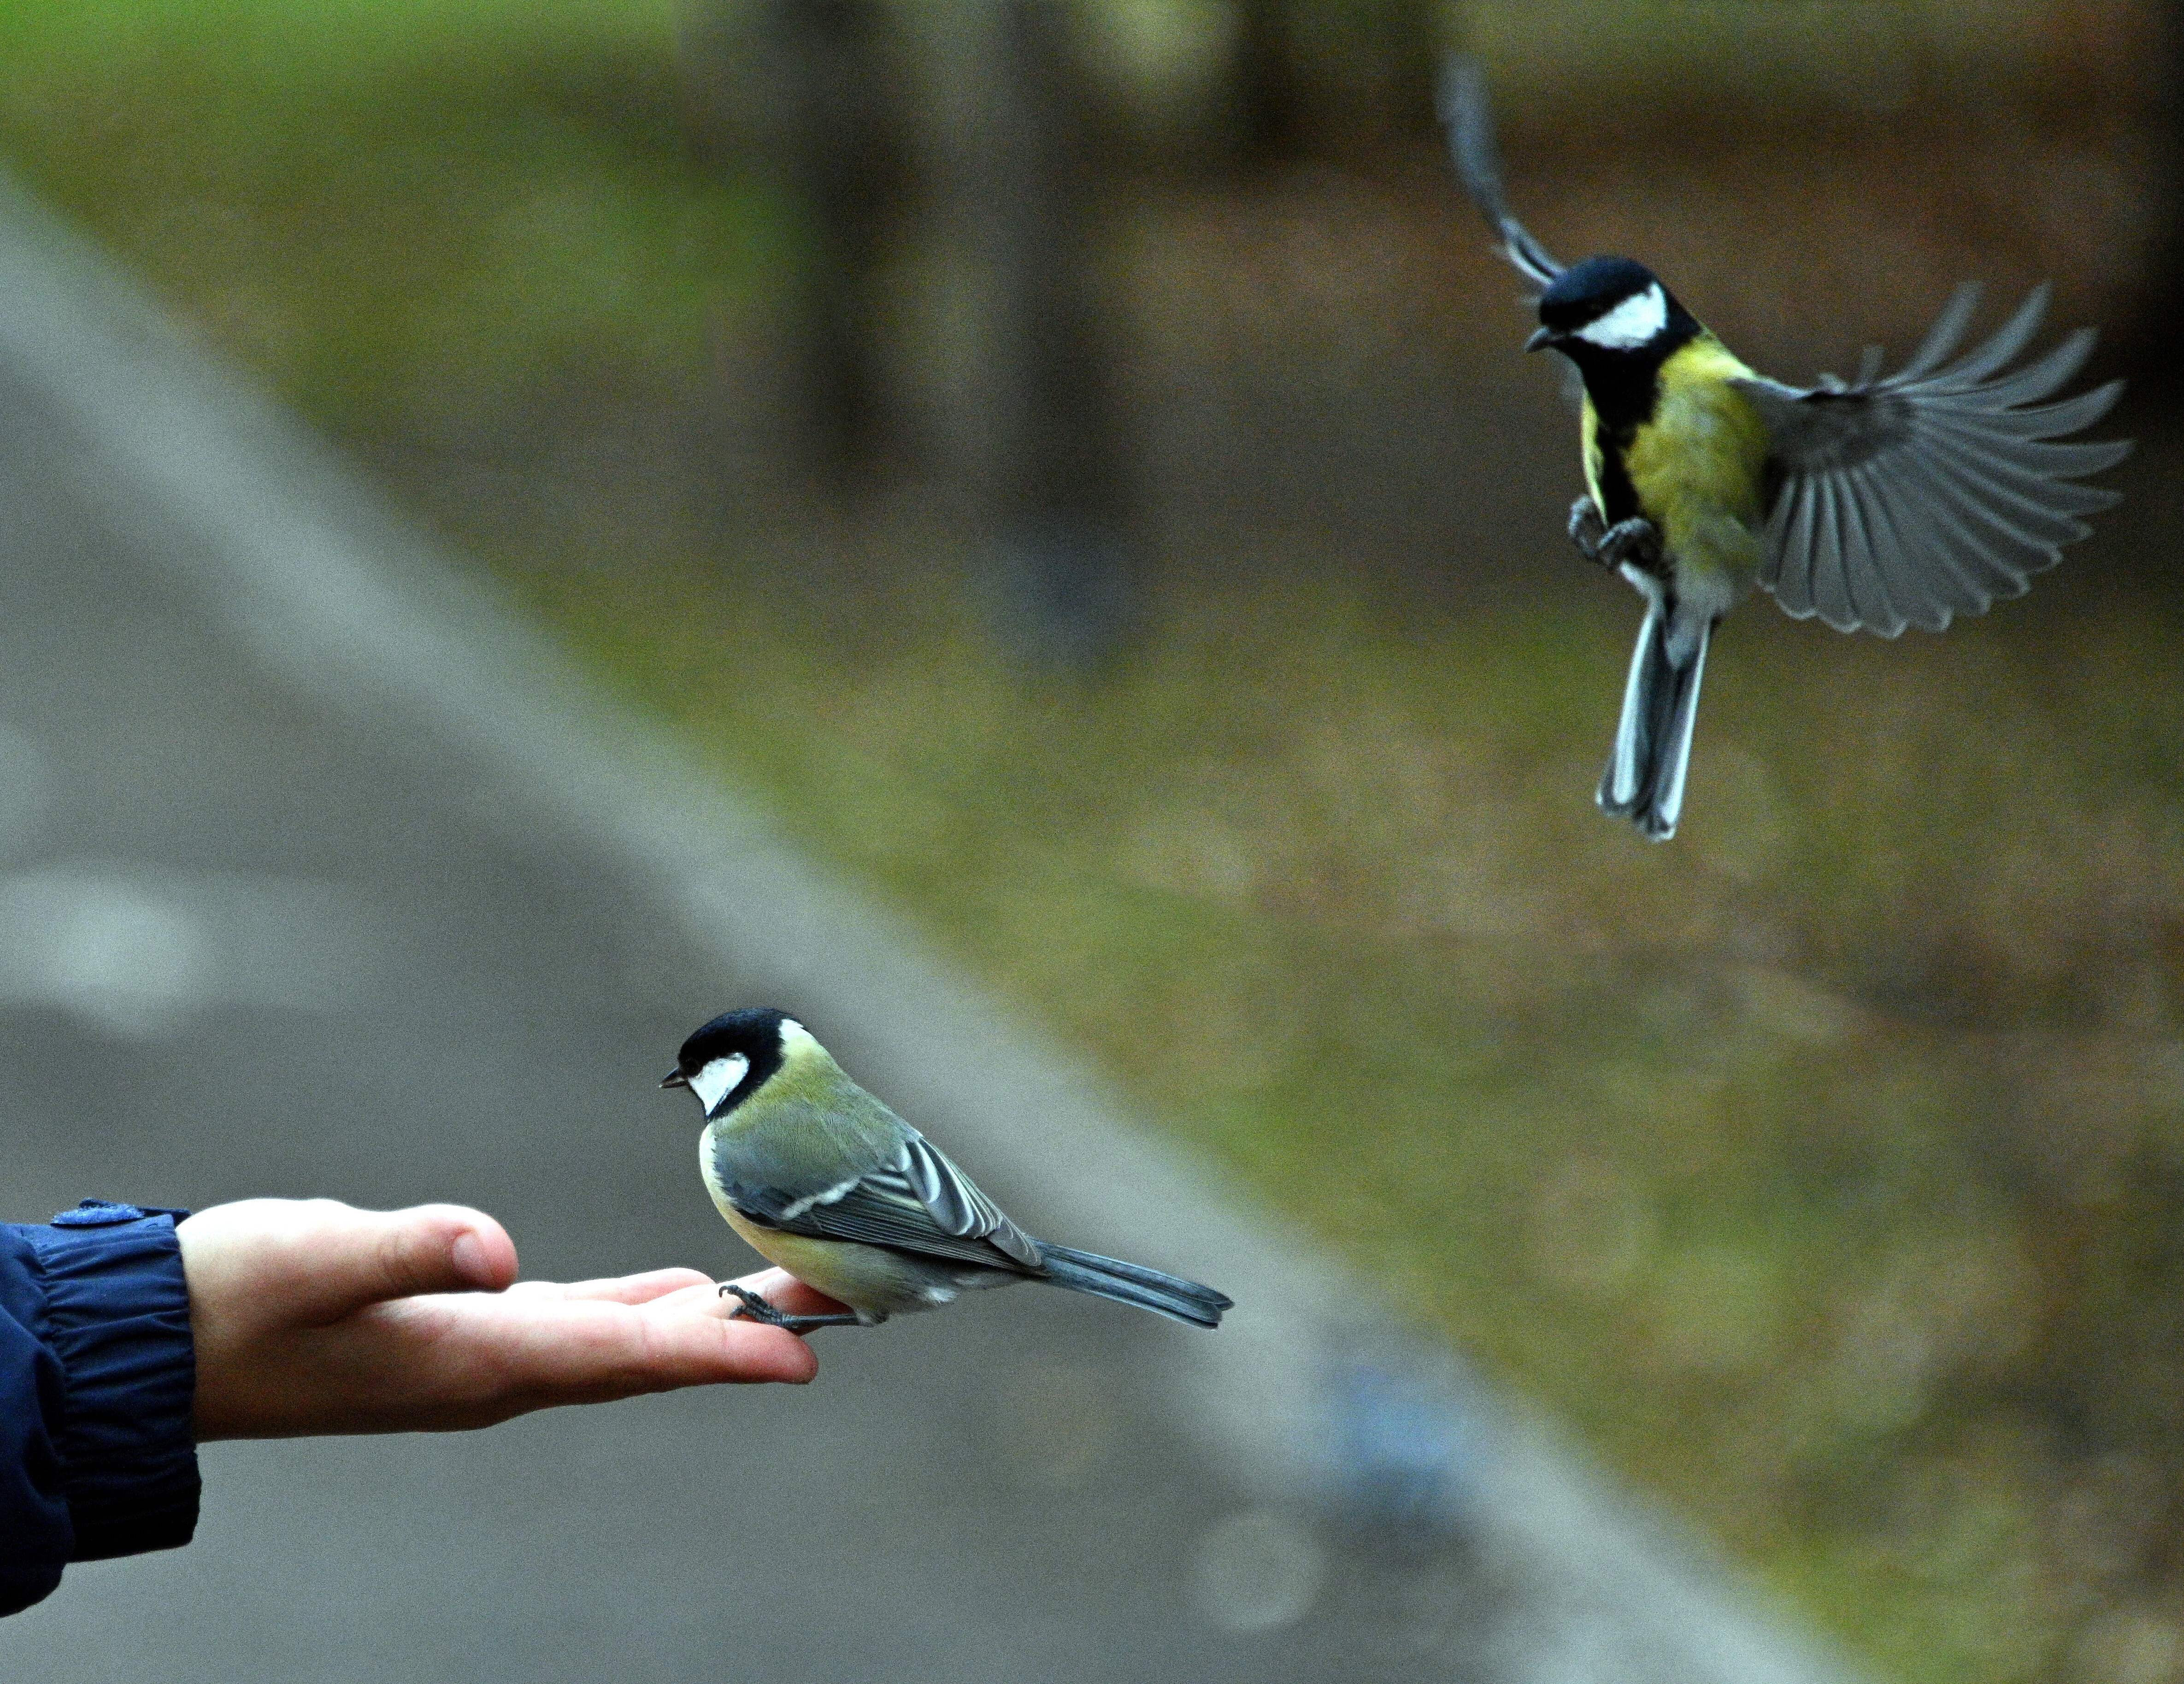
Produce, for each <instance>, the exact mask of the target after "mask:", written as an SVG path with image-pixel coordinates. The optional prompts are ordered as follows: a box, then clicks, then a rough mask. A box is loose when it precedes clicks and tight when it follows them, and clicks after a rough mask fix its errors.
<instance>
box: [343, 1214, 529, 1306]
mask: <svg viewBox="0 0 2184 1684" xmlns="http://www.w3.org/2000/svg"><path fill="white" fill-rule="evenodd" d="M346 1214H347V1215H348V1218H349V1220H348V1222H347V1223H345V1224H342V1225H341V1227H340V1229H338V1230H337V1231H336V1232H335V1233H334V1234H331V1235H328V1236H327V1238H328V1241H329V1243H328V1244H327V1245H326V1249H325V1251H324V1252H321V1253H320V1257H319V1260H318V1262H319V1269H320V1292H322V1293H323V1295H324V1298H323V1302H326V1304H327V1307H328V1308H329V1309H330V1311H331V1315H330V1316H329V1319H333V1318H334V1317H338V1316H341V1315H344V1314H347V1313H348V1312H350V1311H352V1310H359V1309H362V1308H364V1307H365V1305H366V1304H376V1303H382V1302H385V1301H386V1300H387V1299H389V1298H409V1297H414V1296H416V1295H417V1294H419V1293H421V1292H497V1291H499V1290H500V1289H501V1288H502V1287H504V1286H506V1285H508V1284H509V1283H510V1281H512V1280H515V1242H514V1241H511V1240H510V1238H509V1237H508V1230H505V1229H504V1228H503V1227H502V1226H501V1225H500V1224H499V1223H498V1222H495V1221H494V1220H493V1218H491V1217H489V1216H487V1214H486V1213H484V1212H483V1211H480V1210H471V1209H468V1208H466V1207H464V1206H461V1205H417V1206H415V1207H412V1208H410V1209H409V1210H396V1211H352V1212H348V1213H346ZM314 1296H318V1295H317V1294H315V1295H314Z"/></svg>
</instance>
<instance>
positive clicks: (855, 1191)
mask: <svg viewBox="0 0 2184 1684" xmlns="http://www.w3.org/2000/svg"><path fill="white" fill-rule="evenodd" d="M889 1115H890V1117H892V1115H893V1113H891V1112H890V1113H889ZM897 1126H898V1127H899V1128H900V1129H901V1131H902V1141H901V1145H900V1147H899V1148H898V1149H897V1150H896V1151H895V1152H894V1155H893V1156H892V1157H889V1158H887V1159H886V1160H885V1161H883V1162H882V1163H879V1164H877V1166H875V1167H874V1168H870V1169H867V1170H866V1171H865V1172H864V1174H861V1175H855V1176H852V1177H850V1179H847V1180H844V1181H839V1182H836V1183H834V1184H833V1185H827V1186H822V1187H818V1188H815V1189H811V1190H808V1191H806V1190H804V1189H800V1188H798V1187H796V1186H795V1185H794V1184H793V1183H792V1184H790V1185H781V1182H780V1180H778V1179H776V1178H775V1177H773V1176H771V1175H759V1174H752V1173H750V1172H751V1171H752V1170H753V1169H754V1168H755V1166H753V1165H748V1164H738V1162H737V1159H738V1151H737V1143H736V1142H735V1140H734V1138H733V1135H731V1136H729V1137H728V1138H727V1139H726V1140H723V1141H722V1142H721V1146H720V1147H719V1149H718V1150H717V1151H716V1156H715V1158H714V1170H715V1174H716V1177H717V1179H718V1180H719V1183H720V1185H721V1191H722V1193H723V1194H724V1195H726V1196H727V1200H728V1202H729V1203H731V1204H733V1206H734V1207H736V1208H737V1210H738V1211H740V1212H741V1213H743V1214H744V1216H746V1217H749V1218H750V1219H751V1220H752V1221H753V1222H755V1223H757V1224H759V1225H760V1226H761V1227H764V1228H776V1229H780V1230H783V1231H785V1232H787V1233H790V1234H805V1235H811V1236H812V1237H814V1238H816V1239H824V1240H859V1241H864V1242H865V1243H866V1244H867V1245H872V1246H893V1247H894V1248H895V1249H896V1250H898V1251H904V1252H923V1253H925V1254H926V1255H928V1256H931V1257H953V1258H956V1259H958V1260H960V1261H961V1262H964V1263H978V1264H983V1266H985V1267H986V1268H989V1269H1022V1270H1024V1271H1025V1272H1027V1273H1032V1274H1036V1273H1039V1271H1040V1270H1041V1269H1042V1268H1043V1267H1044V1266H1043V1264H1042V1263H1041V1262H1040V1259H1039V1246H1038V1243H1037V1242H1036V1241H1034V1240H1033V1239H1032V1238H1031V1237H1030V1236H1029V1235H1027V1234H1025V1233H1024V1231H1023V1230H1022V1229H1020V1228H1018V1227H1017V1225H1016V1224H1014V1223H1013V1222H1011V1221H1010V1220H1009V1219H1008V1218H1006V1216H1004V1215H1002V1214H1001V1213H1000V1209H999V1208H998V1207H996V1206H995V1203H994V1202H993V1201H992V1200H991V1199H989V1198H988V1197H987V1196H985V1195H984V1194H983V1193H982V1192H980V1191H978V1186H977V1185H975V1184H974V1183H973V1182H972V1179H971V1178H970V1177H969V1176H967V1175H966V1174H964V1173H963V1172H962V1171H961V1170H960V1169H958V1168H956V1166H955V1165H954V1164H953V1163H950V1162H949V1161H948V1158H947V1157H946V1156H945V1155H944V1153H943V1152H942V1151H940V1149H939V1147H938V1146H934V1145H933V1143H932V1142H931V1141H930V1140H927V1139H926V1138H925V1136H924V1135H921V1134H919V1133H918V1132H917V1130H916V1129H912V1128H911V1127H910V1125H909V1124H905V1123H900V1122H899V1121H898V1123H897ZM738 1168H743V1169H744V1171H745V1172H746V1173H745V1174H743V1175H738V1174H736V1173H735V1172H736V1171H737V1169H738Z"/></svg>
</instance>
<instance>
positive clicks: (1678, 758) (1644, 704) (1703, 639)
mask: <svg viewBox="0 0 2184 1684" xmlns="http://www.w3.org/2000/svg"><path fill="white" fill-rule="evenodd" d="M1669 630H1670V626H1669V611H1668V610H1667V609H1666V608H1665V607H1664V606H1663V605H1662V604H1661V603H1658V602H1655V603H1653V604H1652V605H1649V606H1648V607H1647V609H1646V623H1645V624H1644V625H1643V626H1641V627H1639V628H1638V647H1637V648H1636V649H1635V650H1632V651H1631V652H1630V681H1629V682H1628V683H1626V684H1625V685H1624V689H1623V719H1622V722H1621V723H1620V724H1619V725H1618V726H1617V727H1616V728H1615V749H1614V752H1613V753H1612V754H1611V755H1609V756H1608V758H1607V771H1606V772H1604V773H1602V776H1601V779H1600V806H1601V811H1603V812H1607V813H1613V814H1614V815H1615V816H1616V817H1619V818H1627V819H1629V820H1630V822H1632V823H1633V824H1635V825H1636V826H1637V827H1638V828H1639V829H1641V830H1642V831H1644V832H1645V833H1646V834H1647V835H1648V836H1650V837H1652V839H1654V840H1655V841H1656V842H1665V841H1667V840H1668V839H1669V838H1670V837H1671V836H1674V834H1676V820H1677V818H1678V817H1679V816H1680V814H1681V813H1682V812H1683V810H1684V774H1685V772H1687V771H1688V770H1690V768H1691V727H1692V725H1693V724H1694V723H1695V722H1697V718H1698V713H1699V681H1700V680H1701V679H1702V678H1704V677H1705V676H1706V657H1707V644H1708V643H1709V642H1710V641H1711V640H1712V638H1713V622H1711V621H1702V622H1700V625H1699V631H1698V636H1697V639H1696V640H1695V641H1694V642H1693V644H1692V646H1691V649H1690V650H1688V651H1685V652H1684V658H1683V659H1682V660H1681V661H1678V660H1677V659H1675V658H1674V653H1673V652H1672V650H1671V649H1670V644H1671V643H1672V641H1673V639H1672V638H1670V636H1669Z"/></svg>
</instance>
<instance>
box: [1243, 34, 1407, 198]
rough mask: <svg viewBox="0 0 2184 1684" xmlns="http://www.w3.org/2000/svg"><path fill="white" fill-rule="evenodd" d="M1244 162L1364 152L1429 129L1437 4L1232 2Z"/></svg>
mask: <svg viewBox="0 0 2184 1684" xmlns="http://www.w3.org/2000/svg"><path fill="white" fill-rule="evenodd" d="M1234 5H1235V8H1236V25H1235V30H1234V37H1233V38H1234V42H1235V70H1234V75H1235V82H1236V122H1237V126H1238V129H1239V131H1240V133H1239V136H1238V139H1239V142H1240V152H1241V153H1242V155H1243V157H1244V158H1245V161H1246V162H1247V164H1267V163H1275V162H1279V161H1282V160H1284V159H1290V158H1294V157H1295V156H1298V155H1299V154H1301V153H1317V154H1319V155H1322V156H1329V157H1342V156H1346V155H1354V154H1357V153H1369V152H1372V151H1374V150H1376V149H1379V148H1384V147H1385V146H1386V145H1388V144H1389V143H1390V142H1391V141H1393V140H1395V139H1396V138H1398V137H1401V136H1402V135H1404V134H1406V133H1407V132H1410V131H1414V130H1418V129H1424V128H1429V127H1430V126H1431V125H1432V123H1433V85H1434V72H1435V66H1436V65H1437V64H1438V63H1439V62H1440V53H1441V51H1442V48H1443V47H1444V46H1445V44H1446V43H1445V42H1444V40H1443V31H1444V26H1445V19H1444V14H1445V13H1446V9H1447V8H1446V4H1445V3H1444V0H1234Z"/></svg>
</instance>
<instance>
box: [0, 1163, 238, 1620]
mask: <svg viewBox="0 0 2184 1684" xmlns="http://www.w3.org/2000/svg"><path fill="white" fill-rule="evenodd" d="M184 1215H187V1212H183V1211H169V1210H161V1211H145V1210H140V1209H138V1208H137V1207H136V1206H134V1205H116V1204H108V1203H105V1202H101V1201H97V1200H90V1199H86V1201H85V1202H83V1203H82V1204H81V1205H80V1206H79V1207H77V1208H75V1210H71V1211H63V1212H62V1213H60V1214H59V1215H58V1216H57V1217H55V1218H53V1224H52V1225H51V1226H50V1227H42V1228H41V1227H27V1226H25V1227H10V1226H0V1614H14V1613H16V1612H18V1611H19V1610H20V1609H25V1608H28V1607H29V1606H30V1605H31V1603H34V1602H36V1601H37V1600H39V1599H40V1598H42V1597H44V1596H47V1595H48V1594H49V1593H50V1592H52V1591H53V1587H54V1586H56V1585H58V1583H59V1582H60V1577H61V1569H62V1568H63V1567H64V1566H65V1565H66V1564H68V1563H70V1562H71V1561H96V1560H99V1559H103V1558H104V1557H107V1556H112V1555H134V1554H136V1553H139V1552H140V1551H143V1550H148V1549H171V1548H173V1547H175V1546H176V1545H178V1544H185V1543H187V1542H189V1541H190V1534H191V1533H192V1531H195V1530H196V1527H197V1517H198V1464H197V1446H196V1442H195V1441H194V1440H193V1438H192V1436H191V1420H190V1417H191V1409H192V1404H193V1402H195V1392H196V1380H197V1370H196V1353H195V1351H194V1349H193V1348H192V1345H191V1342H190V1303H189V1292H188V1289H187V1286H186V1285H185V1284H184V1282H183V1280H182V1259H181V1247H180V1246H179V1245H178V1244H177V1242H176V1241H175V1223H176V1222H177V1221H178V1220H179V1219H180V1218H181V1217H183V1216H184Z"/></svg>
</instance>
